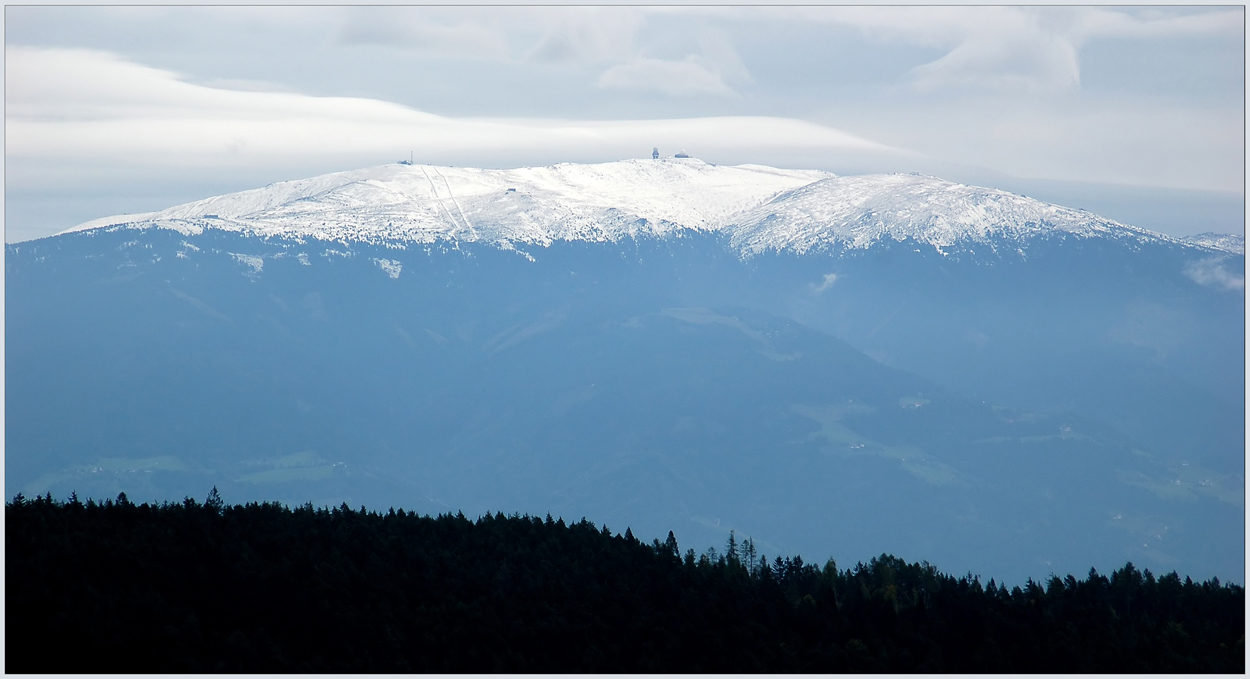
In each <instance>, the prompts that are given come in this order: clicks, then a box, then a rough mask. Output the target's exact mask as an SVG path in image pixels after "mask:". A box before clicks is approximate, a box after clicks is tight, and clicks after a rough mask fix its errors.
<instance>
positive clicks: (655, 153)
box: [651, 146, 660, 160]
mask: <svg viewBox="0 0 1250 679" xmlns="http://www.w3.org/2000/svg"><path fill="white" fill-rule="evenodd" d="M651 158H652V159H655V160H658V159H659V158H660V147H658V146H657V147H655V148H653V149H651Z"/></svg>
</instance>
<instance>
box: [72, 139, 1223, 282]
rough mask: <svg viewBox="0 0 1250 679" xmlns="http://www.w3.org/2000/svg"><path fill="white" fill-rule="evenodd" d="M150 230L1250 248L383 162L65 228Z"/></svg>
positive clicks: (790, 180)
mask: <svg viewBox="0 0 1250 679" xmlns="http://www.w3.org/2000/svg"><path fill="white" fill-rule="evenodd" d="M152 227H157V228H166V229H173V230H176V231H179V232H182V233H184V234H185V235H192V234H198V233H201V232H202V231H203V230H204V229H221V230H226V231H237V232H243V233H248V234H252V235H258V236H264V237H272V236H281V237H293V238H297V239H298V238H313V239H316V240H324V241H337V242H369V243H379V244H382V243H385V244H392V245H397V246H400V247H406V245H407V244H424V245H428V244H432V243H435V242H440V241H444V242H478V241H484V242H490V243H494V244H495V245H497V246H499V247H502V248H503V249H509V250H511V249H516V247H517V246H518V245H519V246H539V247H548V246H550V245H551V244H552V243H553V242H555V241H557V240H568V241H577V240H581V241H589V242H617V241H620V240H622V239H626V238H638V237H667V236H670V235H674V234H680V233H681V232H708V231H711V232H718V233H723V234H725V235H726V236H727V238H728V241H729V244H730V247H731V248H732V249H734V250H736V251H737V252H738V254H739V256H741V257H743V258H750V257H752V256H754V255H758V254H759V253H761V252H763V251H765V250H777V251H780V250H791V251H795V252H798V253H800V254H801V253H803V252H806V251H807V250H809V249H813V248H815V249H818V250H832V251H835V252H838V251H841V252H845V251H848V250H863V249H867V248H870V247H872V246H874V245H875V244H877V243H880V242H883V241H887V240H891V241H896V242H902V241H907V240H914V241H915V242H916V243H917V244H919V245H922V246H926V247H932V248H933V249H935V250H936V251H937V252H939V253H942V254H947V253H951V252H958V251H961V250H968V249H982V250H983V249H984V248H983V247H981V246H984V245H987V244H988V245H990V246H991V247H990V249H991V251H993V252H1006V253H1010V252H1014V253H1016V254H1018V255H1019V256H1025V254H1024V250H1025V249H1026V248H1027V245H1028V243H1029V242H1030V241H1031V240H1032V239H1035V238H1038V237H1047V236H1054V235H1059V236H1061V237H1077V238H1090V237H1103V238H1113V239H1117V240H1123V241H1130V242H1156V243H1167V244H1171V245H1179V246H1181V247H1186V248H1195V249H1199V250H1205V251H1208V252H1215V253H1231V254H1243V253H1244V239H1238V238H1237V237H1231V236H1222V237H1206V238H1188V239H1183V238H1176V237H1172V236H1168V235H1165V234H1161V233H1157V232H1153V231H1149V230H1147V229H1142V228H1138V227H1134V226H1129V225H1126V224H1121V223H1119V222H1116V221H1114V220H1110V219H1105V218H1102V217H1099V216H1097V215H1095V214H1093V213H1090V212H1086V211H1084V210H1078V209H1073V208H1067V207H1063V206H1059V205H1054V204H1051V203H1045V202H1042V201H1038V200H1034V199H1031V198H1028V197H1025V196H1021V195H1018V194H1014V193H1010V192H1007V191H1001V190H997V189H989V188H983V187H976V186H968V185H964V184H958V183H954V182H948V181H945V180H942V179H939V178H937V177H931V176H927V175H919V174H889V175H857V176H838V175H834V174H832V173H829V172H823V171H818V170H784V169H778V168H771V167H767V166H763V165H738V166H718V165H714V164H711V163H706V162H704V161H701V160H698V159H694V158H690V159H672V158H665V159H657V160H624V161H617V162H612V163H600V164H593V165H581V164H573V163H562V164H559V165H553V166H547V167H527V168H517V169H510V170H489V169H480V168H454V167H436V166H425V165H409V164H394V165H383V166H376V167H371V168H363V169H359V170H349V171H345V172H337V173H332V174H327V175H320V176H317V177H312V178H308V179H302V180H294V181H286V182H277V183H274V184H270V185H269V186H266V187H264V188H260V189H252V190H249V191H242V192H238V193H233V194H226V195H222V196H214V197H211V198H206V199H204V200H199V201H194V202H191V203H186V204H183V205H177V206H173V207H170V208H167V209H165V210H160V211H157V212H149V213H140V214H132V215H117V216H113V217H105V218H102V219H96V220H92V221H89V222H85V223H83V224H80V225H78V226H76V227H73V228H71V229H68V230H67V231H64V232H61V233H70V232H76V231H86V230H92V229H97V228H138V229H143V228H152ZM58 235H59V234H58ZM1239 243H1240V245H1239Z"/></svg>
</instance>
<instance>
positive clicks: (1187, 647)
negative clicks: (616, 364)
mask: <svg viewBox="0 0 1250 679" xmlns="http://www.w3.org/2000/svg"><path fill="white" fill-rule="evenodd" d="M5 527H6V536H5V542H6V544H5V546H6V556H5V566H6V585H5V587H6V596H7V604H6V632H5V634H6V638H5V642H6V648H7V654H8V661H7V662H8V664H7V667H6V668H5V669H6V670H7V671H12V672H155V671H192V672H194V671H226V672H229V671H290V672H302V671H339V672H356V671H358V672H364V671H398V672H408V671H442V672H461V671H479V672H480V671H511V672H560V671H584V672H605V671H606V672H615V671H631V672H656V671H665V672H700V671H702V672H708V671H711V672H741V671H776V672H790V671H801V672H830V671H870V672H871V671H895V672H907V671H941V672H976V671H999V672H1021V671H1043V672H1075V671H1084V672H1151V671H1167V672H1213V671H1214V672H1238V673H1239V672H1243V671H1244V669H1245V664H1244V657H1245V654H1244V642H1245V593H1244V589H1243V588H1242V587H1240V586H1236V585H1225V584H1221V583H1220V582H1219V581H1218V580H1215V579H1213V580H1211V581H1208V582H1201V583H1197V582H1193V581H1191V580H1190V579H1189V578H1184V579H1182V578H1180V577H1178V576H1177V575H1176V574H1175V573H1170V574H1168V575H1164V576H1162V577H1157V576H1155V575H1153V574H1151V573H1150V572H1149V571H1145V572H1142V571H1139V570H1137V569H1136V568H1134V567H1133V566H1132V565H1131V564H1129V565H1126V566H1125V567H1124V568H1122V569H1120V570H1118V571H1116V572H1114V573H1112V574H1111V575H1110V577H1108V576H1104V575H1101V574H1099V573H1096V572H1094V571H1093V570H1091V571H1090V573H1089V574H1088V576H1087V577H1085V578H1084V579H1077V578H1074V577H1072V576H1067V577H1058V576H1055V577H1052V578H1051V579H1049V580H1048V581H1046V582H1043V583H1038V582H1033V581H1031V580H1030V581H1028V582H1027V583H1021V584H1020V585H1019V586H1001V587H1000V586H999V585H998V584H997V583H995V581H993V580H990V581H989V582H988V583H987V584H982V583H981V582H980V580H979V579H978V578H974V577H971V576H964V577H953V576H950V575H946V574H943V573H941V572H939V571H938V570H937V569H936V568H935V567H933V566H930V565H928V564H909V563H905V562H904V561H902V560H900V559H897V558H895V557H891V556H887V555H882V556H880V557H877V558H874V559H872V560H871V561H869V562H868V563H866V564H865V563H860V564H856V565H855V566H854V567H852V568H849V569H839V568H838V567H837V566H836V565H835V564H834V563H833V562H832V561H830V562H828V563H826V564H824V565H823V566H817V565H815V564H808V563H805V562H804V561H803V560H802V559H801V558H799V557H794V558H773V559H772V560H769V559H768V558H767V557H765V556H764V555H762V554H759V553H757V550H756V547H755V545H754V544H753V543H752V542H751V541H750V540H745V541H740V542H737V541H735V539H734V538H733V537H731V538H730V542H729V544H728V545H726V547H725V549H724V553H723V554H722V553H717V551H716V550H714V549H709V550H708V551H707V552H705V553H703V554H696V553H695V551H694V550H686V551H685V552H684V553H683V552H681V550H679V548H678V546H677V541H676V539H675V538H674V536H673V535H672V533H670V534H669V536H668V539H667V540H666V541H664V542H661V541H659V540H655V541H652V543H651V544H645V543H643V542H641V541H639V540H638V539H636V538H635V537H634V536H633V535H632V533H631V532H630V531H629V530H628V529H626V530H625V532H624V535H619V534H614V533H613V532H612V531H611V530H609V529H608V528H607V527H596V526H595V525H593V524H592V523H590V522H588V521H586V520H585V519H582V520H581V521H578V522H576V523H571V524H566V523H565V522H564V521H563V520H553V519H552V518H551V517H550V516H548V517H546V518H545V519H540V518H536V517H525V516H517V515H513V516H510V517H509V516H504V515H502V514H494V515H490V514H487V515H485V516H482V517H481V518H479V519H477V520H476V521H473V520H470V519H467V518H465V517H464V516H463V515H457V516H451V515H444V516H439V517H428V516H419V515H416V514H411V513H406V512H404V511H403V510H390V511H387V512H385V513H377V512H369V511H366V510H365V508H363V507H362V508H361V509H360V510H359V511H356V510H353V509H351V508H349V507H348V506H346V505H342V506H340V507H339V508H337V509H328V508H321V509H315V508H313V507H312V506H311V505H305V506H303V507H298V508H295V509H289V508H287V507H285V506H282V505H278V504H255V503H253V504H247V505H236V506H226V505H224V504H223V503H222V501H221V500H220V498H219V497H218V496H217V494H216V491H215V489H214V492H213V493H212V494H211V495H210V496H209V499H208V500H207V501H206V502H205V503H203V504H200V503H197V502H196V501H194V500H190V499H188V500H186V501H184V502H183V503H181V504H160V505H155V504H142V505H135V504H133V503H131V502H129V501H128V500H126V498H125V497H124V495H123V496H121V497H119V498H118V499H117V501H107V502H104V503H97V502H94V501H89V502H87V503H82V502H79V501H78V500H77V498H75V497H71V498H70V500H69V501H68V502H59V501H56V500H53V499H52V497H51V496H50V495H48V496H45V497H41V498H36V499H34V500H29V499H25V498H23V497H21V496H20V495H19V496H18V497H17V498H15V499H14V501H13V502H12V503H9V504H7V505H6V506H5ZM67 649H73V652H67Z"/></svg>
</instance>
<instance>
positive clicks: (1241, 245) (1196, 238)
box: [1182, 233, 1246, 255]
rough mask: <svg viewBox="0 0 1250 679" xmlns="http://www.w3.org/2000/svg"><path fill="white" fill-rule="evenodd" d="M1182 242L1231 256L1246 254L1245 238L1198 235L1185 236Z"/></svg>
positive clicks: (1219, 234)
mask: <svg viewBox="0 0 1250 679" xmlns="http://www.w3.org/2000/svg"><path fill="white" fill-rule="evenodd" d="M1182 240H1184V241H1185V242H1186V243H1192V244H1193V245H1197V246H1198V247H1202V248H1207V249H1208V250H1218V251H1220V252H1227V253H1229V254H1233V255H1245V254H1246V237H1245V236H1238V235H1235V234H1229V233H1199V234H1195V235H1193V236H1185V238H1183V239H1182Z"/></svg>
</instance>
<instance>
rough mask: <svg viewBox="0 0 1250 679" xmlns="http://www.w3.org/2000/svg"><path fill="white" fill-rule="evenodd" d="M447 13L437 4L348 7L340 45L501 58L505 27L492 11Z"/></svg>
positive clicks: (504, 54)
mask: <svg viewBox="0 0 1250 679" xmlns="http://www.w3.org/2000/svg"><path fill="white" fill-rule="evenodd" d="M465 9H467V10H468V11H467V12H457V13H455V14H453V15H447V14H446V13H445V12H442V11H440V8H415V7H402V8H401V7H388V8H378V7H353V8H350V9H349V10H348V11H347V13H346V14H345V16H344V18H343V19H342V23H341V24H340V25H339V27H338V31H337V37H336V40H337V42H338V43H339V44H342V45H385V46H388V47H396V48H400V49H406V50H411V51H414V52H425V53H430V54H437V55H441V56H453V57H460V58H470V59H485V60H505V59H507V58H508V56H509V44H508V43H509V41H508V35H507V33H508V31H507V28H506V27H505V26H504V25H501V22H500V20H499V16H498V14H497V13H486V12H483V11H482V10H481V8H477V9H476V10H475V9H473V8H465Z"/></svg>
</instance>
